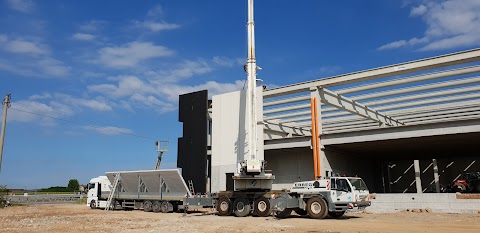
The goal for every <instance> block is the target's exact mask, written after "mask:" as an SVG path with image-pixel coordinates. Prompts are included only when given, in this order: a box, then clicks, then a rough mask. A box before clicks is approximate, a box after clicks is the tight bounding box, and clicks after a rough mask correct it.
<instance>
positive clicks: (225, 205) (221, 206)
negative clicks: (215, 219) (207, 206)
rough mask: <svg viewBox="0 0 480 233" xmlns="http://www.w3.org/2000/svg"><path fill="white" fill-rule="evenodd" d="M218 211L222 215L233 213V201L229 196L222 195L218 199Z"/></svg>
mask: <svg viewBox="0 0 480 233" xmlns="http://www.w3.org/2000/svg"><path fill="white" fill-rule="evenodd" d="M217 211H218V214H219V215H220V216H228V215H230V214H232V202H231V201H230V199H229V198H228V197H225V196H222V197H220V198H219V199H218V201H217Z"/></svg>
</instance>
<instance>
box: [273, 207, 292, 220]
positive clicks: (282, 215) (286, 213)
mask: <svg viewBox="0 0 480 233" xmlns="http://www.w3.org/2000/svg"><path fill="white" fill-rule="evenodd" d="M290 214H292V209H290V208H285V209H284V210H283V211H279V212H277V215H276V216H277V218H287V217H288V216H290Z"/></svg>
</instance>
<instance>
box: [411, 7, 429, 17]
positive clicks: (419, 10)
mask: <svg viewBox="0 0 480 233" xmlns="http://www.w3.org/2000/svg"><path fill="white" fill-rule="evenodd" d="M427 11H428V8H427V7H426V6H425V5H420V6H417V7H412V9H411V10H410V16H421V15H424V14H425V13H427Z"/></svg>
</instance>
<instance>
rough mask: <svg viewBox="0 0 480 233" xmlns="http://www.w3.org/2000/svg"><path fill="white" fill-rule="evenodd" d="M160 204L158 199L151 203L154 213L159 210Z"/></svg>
mask: <svg viewBox="0 0 480 233" xmlns="http://www.w3.org/2000/svg"><path fill="white" fill-rule="evenodd" d="M160 206H161V204H160V202H159V201H154V202H153V204H152V210H153V212H155V213H158V212H160V208H161V207H160Z"/></svg>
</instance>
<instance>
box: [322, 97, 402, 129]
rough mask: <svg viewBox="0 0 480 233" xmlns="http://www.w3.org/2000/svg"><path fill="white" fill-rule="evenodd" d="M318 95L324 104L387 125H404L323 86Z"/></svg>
mask: <svg viewBox="0 0 480 233" xmlns="http://www.w3.org/2000/svg"><path fill="white" fill-rule="evenodd" d="M319 95H320V99H321V100H322V102H323V103H324V104H328V105H332V106H334V107H336V108H339V109H342V110H345V111H348V112H350V113H353V114H357V115H360V116H362V117H365V118H368V119H371V120H373V121H376V122H379V123H382V124H385V125H389V126H399V125H404V123H402V122H401V121H399V120H396V119H394V118H392V117H390V116H387V115H385V114H383V113H381V112H378V111H376V110H374V109H371V108H369V107H367V106H365V105H363V104H360V103H358V102H356V101H354V100H351V99H349V98H347V97H345V96H342V95H339V94H336V93H335V92H333V91H330V90H327V89H325V88H320V89H319Z"/></svg>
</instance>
